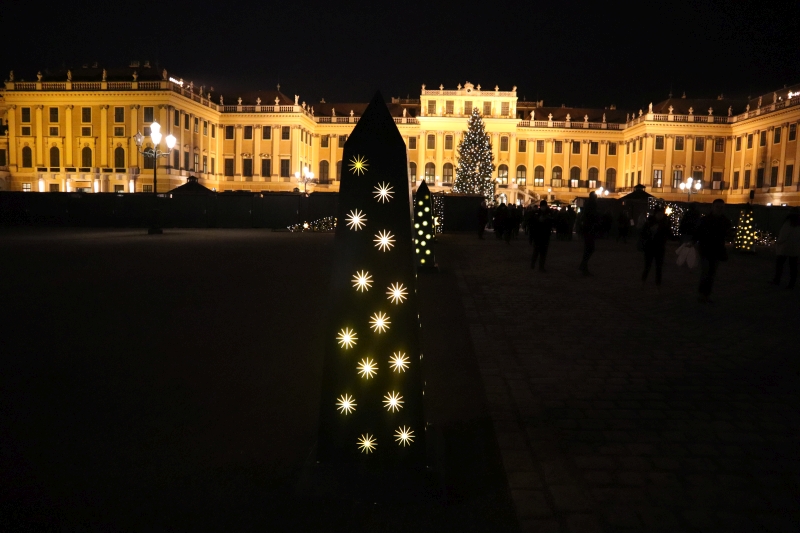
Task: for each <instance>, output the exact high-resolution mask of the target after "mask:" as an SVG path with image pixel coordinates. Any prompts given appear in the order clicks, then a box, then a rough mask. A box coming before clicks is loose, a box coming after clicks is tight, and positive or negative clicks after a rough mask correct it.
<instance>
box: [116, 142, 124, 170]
mask: <svg viewBox="0 0 800 533" xmlns="http://www.w3.org/2000/svg"><path fill="white" fill-rule="evenodd" d="M114 168H119V169H124V168H125V148H123V147H122V146H117V147H116V148H114Z"/></svg>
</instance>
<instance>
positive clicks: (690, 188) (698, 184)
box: [678, 178, 703, 202]
mask: <svg viewBox="0 0 800 533" xmlns="http://www.w3.org/2000/svg"><path fill="white" fill-rule="evenodd" d="M693 183H694V185H692V184H693ZM702 187H703V182H702V181H700V180H697V181H695V180H694V179H693V178H689V179H687V180H686V182H685V183H681V184H680V185H678V188H680V190H682V191H686V201H687V202H691V201H692V194H694V193H698V192H700V189H701V188H702Z"/></svg>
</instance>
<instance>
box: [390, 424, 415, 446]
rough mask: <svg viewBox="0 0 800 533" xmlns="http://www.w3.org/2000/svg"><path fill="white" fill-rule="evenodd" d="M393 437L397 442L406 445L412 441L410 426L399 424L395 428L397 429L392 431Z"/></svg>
mask: <svg viewBox="0 0 800 533" xmlns="http://www.w3.org/2000/svg"><path fill="white" fill-rule="evenodd" d="M394 439H395V440H396V441H397V443H398V444H401V445H403V446H408V445H409V444H411V443H412V442H414V432H413V431H411V428H408V427H406V426H400V427H399V428H397V431H395V432H394Z"/></svg>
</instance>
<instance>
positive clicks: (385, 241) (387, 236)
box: [374, 231, 394, 252]
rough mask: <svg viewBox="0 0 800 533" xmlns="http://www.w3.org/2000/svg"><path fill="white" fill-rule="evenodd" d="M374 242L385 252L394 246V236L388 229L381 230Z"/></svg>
mask: <svg viewBox="0 0 800 533" xmlns="http://www.w3.org/2000/svg"><path fill="white" fill-rule="evenodd" d="M374 242H375V243H376V244H375V246H376V247H377V248H379V249H380V250H381V251H382V252H385V251H387V250H389V249H391V248H392V246H394V236H393V235H392V234H391V233H389V232H388V231H379V232H378V234H377V235H375V240H374Z"/></svg>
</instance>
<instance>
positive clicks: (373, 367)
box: [358, 357, 378, 379]
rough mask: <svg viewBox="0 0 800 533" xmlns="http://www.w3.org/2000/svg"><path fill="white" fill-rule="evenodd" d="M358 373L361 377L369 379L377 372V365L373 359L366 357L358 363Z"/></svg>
mask: <svg viewBox="0 0 800 533" xmlns="http://www.w3.org/2000/svg"><path fill="white" fill-rule="evenodd" d="M358 373H359V374H361V377H362V378H364V379H369V378H371V377H372V376H374V375H375V374H377V373H378V365H377V364H376V363H375V361H373V360H372V359H370V358H369V357H367V358H366V359H362V360H361V362H360V363H358Z"/></svg>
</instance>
